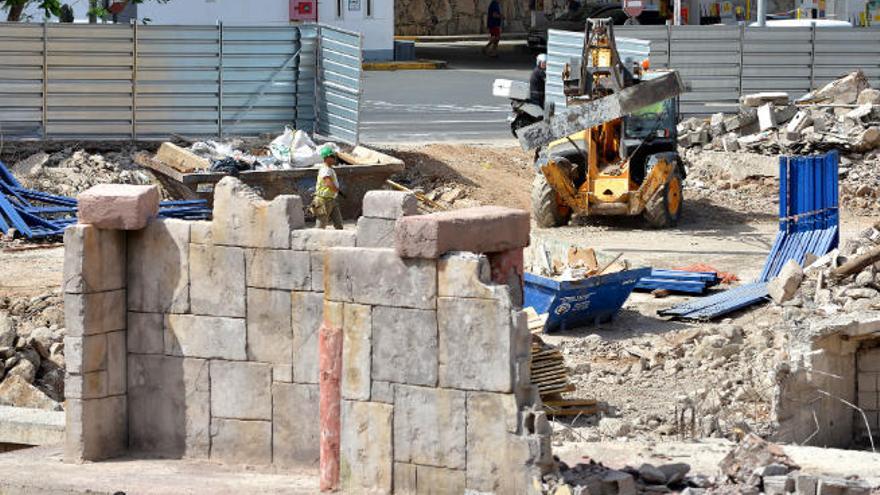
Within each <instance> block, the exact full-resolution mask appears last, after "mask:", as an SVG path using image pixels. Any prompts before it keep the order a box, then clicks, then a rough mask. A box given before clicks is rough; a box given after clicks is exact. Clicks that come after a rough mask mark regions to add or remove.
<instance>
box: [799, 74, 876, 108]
mask: <svg viewBox="0 0 880 495" xmlns="http://www.w3.org/2000/svg"><path fill="white" fill-rule="evenodd" d="M870 87H871V85H870V84H869V83H868V79H867V78H866V77H865V74H864V73H863V72H862V71H861V70H858V71H855V72H851V73H849V74H847V75H846V76H844V77H842V78H840V79H837V80H835V81H831V82H830V83H828V84H826V85H825V86H823V87H821V88H819V89H817V90H816V91H813V92H811V93H808V94H806V95H804V96H802V97H801V98H799V99H798V101H799V102H812V103H842V104H847V105H851V104H853V103H855V102H856V100H858V97H859V94H860V93H861V92H862V91H863V90H865V89H868V88H870Z"/></svg>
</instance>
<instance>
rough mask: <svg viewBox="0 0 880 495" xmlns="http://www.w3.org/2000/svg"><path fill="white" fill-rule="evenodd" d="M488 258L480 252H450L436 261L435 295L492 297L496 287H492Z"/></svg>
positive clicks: (496, 292)
mask: <svg viewBox="0 0 880 495" xmlns="http://www.w3.org/2000/svg"><path fill="white" fill-rule="evenodd" d="M491 277H492V270H491V267H490V265H489V258H487V257H486V256H485V255H482V254H474V253H462V252H452V253H448V254H445V255H443V256H442V257H441V258H440V261H438V262H437V295H438V296H440V297H473V298H482V299H494V298H495V297H498V288H497V287H492V286H490V285H488V284H490V283H491Z"/></svg>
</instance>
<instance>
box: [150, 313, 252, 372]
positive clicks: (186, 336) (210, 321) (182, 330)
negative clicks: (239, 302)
mask: <svg viewBox="0 0 880 495" xmlns="http://www.w3.org/2000/svg"><path fill="white" fill-rule="evenodd" d="M246 345H247V332H246V330H245V320H244V318H220V317H216V316H195V315H165V354H167V355H169V356H180V357H196V358H206V359H209V358H215V359H230V360H239V361H244V360H246V359H247V353H246V352H245V347H246Z"/></svg>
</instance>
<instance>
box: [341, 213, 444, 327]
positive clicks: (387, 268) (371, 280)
mask: <svg viewBox="0 0 880 495" xmlns="http://www.w3.org/2000/svg"><path fill="white" fill-rule="evenodd" d="M404 218H415V217H404ZM325 263H326V266H325V270H324V271H325V275H326V277H325V279H324V287H325V293H326V297H327V298H328V299H329V300H331V301H342V302H354V303H358V304H370V305H375V304H389V303H392V302H393V304H394V305H395V306H398V307H404V308H415V309H434V308H435V306H436V301H435V299H436V295H437V267H436V263H435V262H434V261H432V260H415V259H401V258H400V257H398V256H397V254H396V253H395V252H394V250H391V249H376V248H333V249H330V250H328V251H327V253H326V259H325Z"/></svg>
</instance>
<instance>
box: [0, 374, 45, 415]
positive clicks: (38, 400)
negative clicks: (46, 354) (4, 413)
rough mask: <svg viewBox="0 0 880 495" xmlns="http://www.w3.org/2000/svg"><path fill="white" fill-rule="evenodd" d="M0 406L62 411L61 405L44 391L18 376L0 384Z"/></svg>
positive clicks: (13, 376)
mask: <svg viewBox="0 0 880 495" xmlns="http://www.w3.org/2000/svg"><path fill="white" fill-rule="evenodd" d="M0 406H14V407H22V408H28V409H44V410H47V411H54V410H55V409H56V408H57V409H59V410H60V404H58V403H57V402H55V401H54V400H52V399H51V398H49V396H48V395H46V394H45V393H43V391H42V390H40V389H38V388H37V387H35V386H33V385H31V384H30V383H28V381H27V380H25V379H24V378H22V377H21V376H17V375H9V376H7V377H6V379H5V380H3V381H2V382H0Z"/></svg>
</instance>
